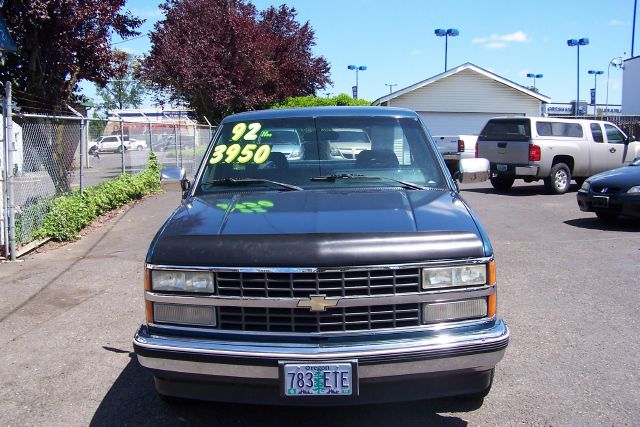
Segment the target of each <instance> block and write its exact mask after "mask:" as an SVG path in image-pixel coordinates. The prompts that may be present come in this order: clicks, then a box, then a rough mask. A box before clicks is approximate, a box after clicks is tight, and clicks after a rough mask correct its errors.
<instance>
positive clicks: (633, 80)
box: [622, 56, 640, 115]
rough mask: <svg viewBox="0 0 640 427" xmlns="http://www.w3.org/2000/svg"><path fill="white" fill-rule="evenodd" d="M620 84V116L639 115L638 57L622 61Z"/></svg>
mask: <svg viewBox="0 0 640 427" xmlns="http://www.w3.org/2000/svg"><path fill="white" fill-rule="evenodd" d="M622 82H623V83H622V114H624V115H640V56H634V57H633V58H629V59H626V60H625V61H624V69H623V71H622Z"/></svg>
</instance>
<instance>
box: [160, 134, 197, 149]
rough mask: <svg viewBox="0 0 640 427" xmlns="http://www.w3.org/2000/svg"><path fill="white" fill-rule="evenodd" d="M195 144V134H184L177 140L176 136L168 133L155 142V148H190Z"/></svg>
mask: <svg viewBox="0 0 640 427" xmlns="http://www.w3.org/2000/svg"><path fill="white" fill-rule="evenodd" d="M194 146H195V138H194V137H193V136H188V135H183V136H181V137H178V140H177V141H176V139H175V136H173V135H166V136H163V137H162V138H161V139H160V140H159V141H158V142H156V143H154V144H153V149H154V151H176V150H181V149H182V150H185V149H188V148H191V149H193V148H194Z"/></svg>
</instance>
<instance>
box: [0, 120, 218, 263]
mask: <svg viewBox="0 0 640 427" xmlns="http://www.w3.org/2000/svg"><path fill="white" fill-rule="evenodd" d="M12 117H13V120H12V126H13V130H12V132H11V135H12V138H11V139H12V142H11V144H8V142H9V141H8V138H5V137H4V135H5V134H7V133H6V129H7V121H6V120H3V122H4V126H2V130H3V133H2V151H1V152H0V164H1V165H2V178H1V179H0V193H1V194H2V199H1V200H0V208H1V210H2V213H3V215H2V227H1V230H0V244H1V245H2V246H1V247H2V252H3V254H5V256H7V255H8V254H9V253H13V252H11V251H10V246H11V245H12V244H13V245H14V250H15V248H19V247H20V246H21V245H25V244H27V243H29V242H31V241H33V240H34V233H35V231H36V230H37V229H38V228H39V227H40V226H41V225H42V223H43V219H44V216H45V214H46V212H47V209H48V207H49V205H50V204H51V201H52V200H53V199H54V198H55V197H56V196H58V195H61V194H64V193H68V192H70V191H82V190H83V189H85V188H88V187H92V186H95V185H98V184H100V183H101V182H104V181H106V180H109V179H111V178H114V177H117V176H118V175H120V174H121V173H128V174H135V173H137V172H139V171H141V170H143V169H144V168H145V167H146V164H147V161H148V159H149V153H150V152H151V151H153V152H155V153H156V155H157V157H158V161H159V162H160V163H161V164H163V165H178V166H181V167H183V168H184V169H185V172H186V173H187V176H188V177H189V178H192V177H193V176H194V174H195V172H196V170H197V168H198V166H199V164H200V162H201V160H202V157H203V155H204V152H205V151H206V148H207V145H208V143H209V141H210V140H211V137H212V135H213V133H214V132H215V128H213V127H211V126H209V125H200V124H195V123H181V122H179V121H175V122H172V121H164V122H152V121H149V120H146V121H145V122H142V121H140V120H131V121H127V120H123V119H120V120H95V119H88V118H84V117H76V116H40V115H30V114H14V115H13V116H12ZM9 145H11V147H10V146H9ZM9 159H10V160H9ZM11 207H13V209H11ZM12 223H13V225H14V236H15V237H14V242H13V243H12V242H11V238H10V236H11V235H12V233H10V232H9V226H10V224H12Z"/></svg>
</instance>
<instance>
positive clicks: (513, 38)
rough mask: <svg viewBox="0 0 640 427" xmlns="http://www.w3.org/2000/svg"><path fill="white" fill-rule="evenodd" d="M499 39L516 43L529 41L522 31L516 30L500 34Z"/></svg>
mask: <svg viewBox="0 0 640 427" xmlns="http://www.w3.org/2000/svg"><path fill="white" fill-rule="evenodd" d="M500 40H502V41H505V42H516V43H523V42H528V41H530V40H529V37H528V36H527V35H526V34H525V33H523V32H522V31H516V32H515V33H511V34H505V35H503V36H500Z"/></svg>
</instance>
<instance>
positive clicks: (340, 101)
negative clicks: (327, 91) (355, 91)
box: [271, 93, 371, 108]
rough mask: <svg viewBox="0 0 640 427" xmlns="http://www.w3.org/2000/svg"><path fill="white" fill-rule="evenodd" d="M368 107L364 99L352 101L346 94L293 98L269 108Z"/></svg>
mask: <svg viewBox="0 0 640 427" xmlns="http://www.w3.org/2000/svg"><path fill="white" fill-rule="evenodd" d="M335 105H339V106H349V105H350V106H358V105H360V106H365V107H367V106H370V105H371V102H369V101H365V100H364V99H353V98H351V97H350V96H349V95H347V94H346V93H341V94H340V95H338V96H334V97H332V98H318V97H315V96H294V97H291V98H287V99H285V100H284V101H282V102H278V103H276V104H274V105H272V106H271V108H300V107H329V106H335Z"/></svg>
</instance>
